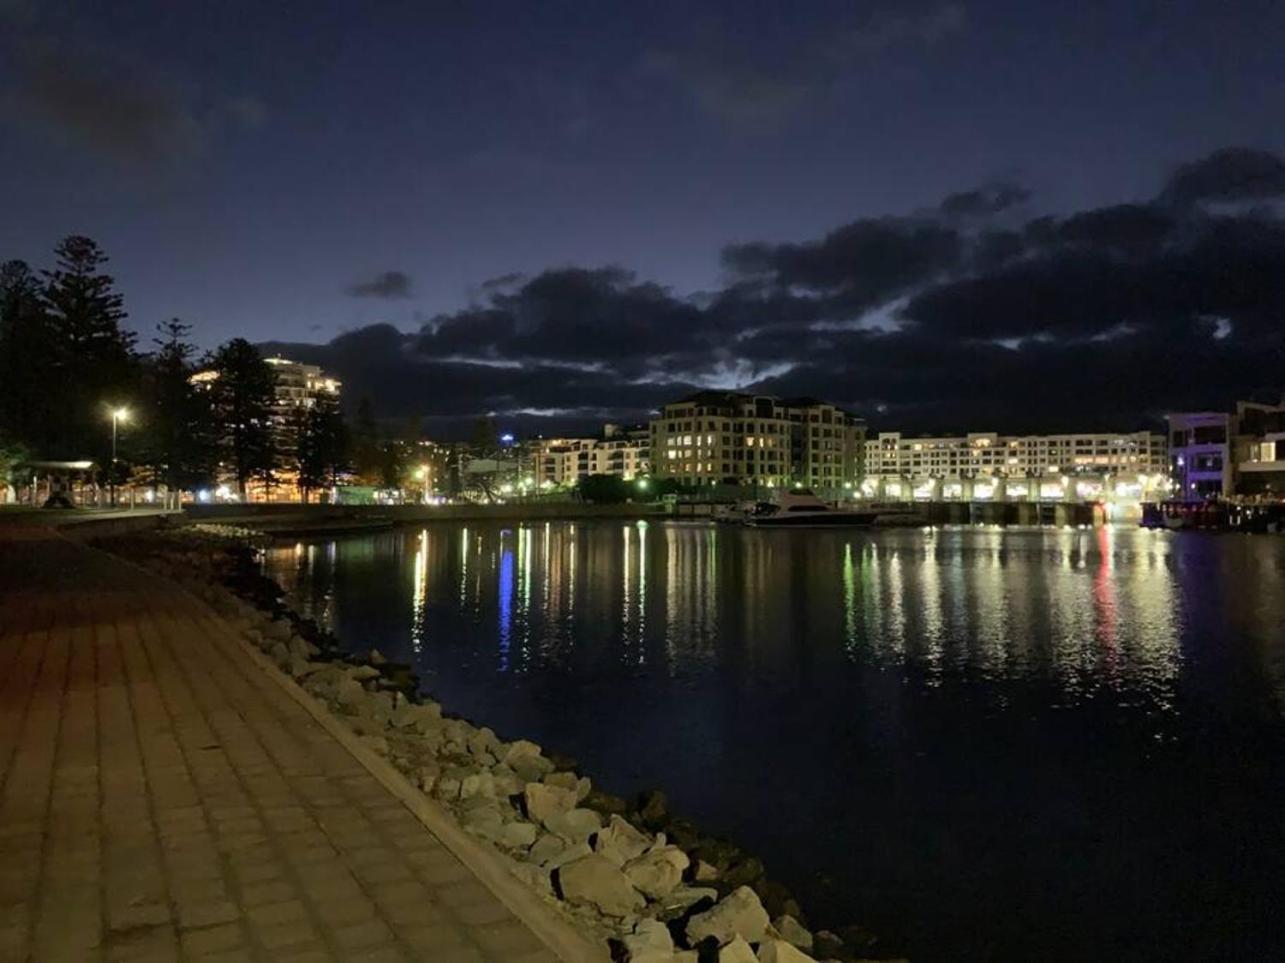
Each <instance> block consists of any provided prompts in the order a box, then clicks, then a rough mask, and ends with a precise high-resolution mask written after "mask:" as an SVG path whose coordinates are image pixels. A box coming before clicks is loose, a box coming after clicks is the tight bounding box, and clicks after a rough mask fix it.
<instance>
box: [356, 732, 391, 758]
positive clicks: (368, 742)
mask: <svg viewBox="0 0 1285 963" xmlns="http://www.w3.org/2000/svg"><path fill="white" fill-rule="evenodd" d="M359 738H360V739H361V744H362V745H363V746H365V747H366V748H367V749H369V750H371V751H372V752H375V753H378V754H379V755H381V756H386V755H388V740H387V739H385V738H384V737H383V736H360V737H359Z"/></svg>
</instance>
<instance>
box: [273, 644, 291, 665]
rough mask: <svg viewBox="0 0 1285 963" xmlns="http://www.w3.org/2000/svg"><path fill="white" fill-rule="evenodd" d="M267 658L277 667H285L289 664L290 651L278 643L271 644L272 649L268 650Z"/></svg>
mask: <svg viewBox="0 0 1285 963" xmlns="http://www.w3.org/2000/svg"><path fill="white" fill-rule="evenodd" d="M268 658H270V659H271V660H272V661H273V662H275V663H276V664H277V665H278V666H279V667H283V668H284V667H285V666H287V665H289V664H290V650H289V649H287V648H286V647H285V645H283V644H282V643H280V642H274V643H272V648H270V649H268Z"/></svg>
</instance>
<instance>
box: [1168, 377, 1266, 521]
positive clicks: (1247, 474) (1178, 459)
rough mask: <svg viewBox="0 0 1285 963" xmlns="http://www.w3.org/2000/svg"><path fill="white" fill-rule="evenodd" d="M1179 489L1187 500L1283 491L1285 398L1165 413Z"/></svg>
mask: <svg viewBox="0 0 1285 963" xmlns="http://www.w3.org/2000/svg"><path fill="white" fill-rule="evenodd" d="M1166 421H1168V423H1169V458H1170V469H1171V471H1172V472H1173V478H1174V483H1175V491H1176V494H1177V496H1178V497H1179V498H1181V499H1182V500H1183V501H1205V500H1207V499H1211V498H1231V497H1233V496H1243V497H1250V498H1280V497H1281V496H1282V494H1285V403H1282V404H1279V405H1265V404H1259V403H1257V402H1251V401H1241V402H1238V403H1237V405H1236V410H1235V412H1221V411H1197V412H1181V413H1174V414H1170V415H1167V416H1166Z"/></svg>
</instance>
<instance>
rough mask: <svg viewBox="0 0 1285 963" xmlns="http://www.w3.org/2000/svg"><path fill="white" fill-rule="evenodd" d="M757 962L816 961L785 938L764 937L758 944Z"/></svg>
mask: <svg viewBox="0 0 1285 963" xmlns="http://www.w3.org/2000/svg"><path fill="white" fill-rule="evenodd" d="M758 963H816V960H814V959H813V958H812V957H810V956H808V954H806V953H804V952H803V951H802V950H800V949H799V948H798V947H796V946H793V945H792V944H790V943H787V942H786V941H785V940H776V939H765V940H764V941H763V942H762V943H760V944H759V955H758Z"/></svg>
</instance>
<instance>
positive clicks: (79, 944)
mask: <svg viewBox="0 0 1285 963" xmlns="http://www.w3.org/2000/svg"><path fill="white" fill-rule="evenodd" d="M229 633H230V630H229V628H228V626H227V625H226V623H224V622H222V621H221V620H219V619H217V618H216V617H214V616H213V615H212V614H211V613H210V612H209V610H208V609H206V608H204V607H203V606H201V605H199V604H197V603H196V602H194V601H193V600H192V599H191V598H190V597H189V596H187V595H185V594H184V593H182V592H180V591H178V590H177V589H176V588H175V587H174V586H173V585H172V584H169V583H166V582H165V581H164V580H160V579H155V578H152V577H150V576H145V575H143V574H141V573H140V572H138V571H137V570H135V569H133V568H131V567H129V566H125V565H122V564H120V563H118V562H116V561H115V560H113V559H112V558H110V557H108V556H104V555H102V554H100V553H97V552H94V551H92V550H90V549H87V548H84V547H82V546H80V545H77V544H74V543H72V542H70V541H67V540H64V539H62V538H59V537H57V536H55V535H53V534H51V533H49V532H48V531H44V530H40V529H33V528H22V527H19V526H4V527H0V960H26V959H29V960H36V961H40V963H45V961H54V960H76V961H82V960H95V959H107V960H116V959H122V960H124V959H129V960H134V959H148V960H151V959H157V960H171V959H200V960H214V959H219V960H223V959H227V960H246V959H272V960H281V961H285V960H305V959H306V960H334V959H339V960H369V961H377V960H380V961H382V960H404V959H408V960H432V961H434V963H455V961H461V963H462V961H499V960H504V961H511V963H555V959H556V958H555V957H554V956H553V955H552V954H551V953H550V952H549V951H548V950H547V949H545V948H544V947H543V945H542V944H541V943H540V942H539V941H538V940H537V939H536V937H535V936H534V935H533V933H532V932H531V931H530V930H529V929H528V928H527V927H526V926H525V925H523V924H522V923H521V922H520V921H518V920H517V919H516V918H515V917H514V916H512V915H511V913H510V912H509V910H508V909H507V908H506V907H505V905H504V904H503V903H501V902H500V901H499V900H498V899H497V898H496V897H495V896H494V895H493V894H492V892H491V891H490V890H489V889H487V888H486V887H485V886H483V885H482V884H481V883H480V882H479V881H478V880H477V879H476V878H475V877H474V876H473V874H472V873H471V872H470V871H469V869H467V868H466V867H465V866H464V865H463V864H461V863H460V862H459V860H457V859H456V858H455V857H454V856H453V855H452V854H451V853H450V852H449V851H448V850H447V849H446V848H445V847H444V846H443V845H442V844H441V842H440V841H438V839H436V838H435V837H434V836H433V835H431V834H430V833H429V831H428V830H427V829H425V828H424V826H423V825H422V824H421V823H420V822H419V821H418V820H417V819H416V818H415V817H414V816H413V815H412V814H411V812H410V811H409V810H407V809H406V808H405V807H404V806H403V805H402V804H401V803H400V802H398V801H397V799H396V798H395V797H394V796H393V795H392V794H391V793H390V792H389V791H388V790H387V789H386V788H385V787H384V785H383V784H382V783H380V782H379V781H378V780H376V779H375V778H374V777H373V776H372V775H371V774H370V773H369V772H368V771H367V770H366V769H365V768H364V767H363V766H362V765H361V764H360V763H359V762H358V761H357V759H356V758H355V757H354V756H353V755H352V754H351V753H350V752H349V751H348V750H347V749H345V748H344V747H343V746H342V745H341V744H340V743H339V742H338V741H336V740H335V739H334V738H333V737H332V736H331V735H329V734H328V733H327V732H326V731H325V729H323V728H322V727H321V726H320V725H318V723H317V722H316V721H315V720H314V719H313V718H312V717H311V716H310V715H309V714H308V713H307V712H306V711H304V709H303V708H302V707H301V706H300V705H299V704H298V703H296V702H295V701H294V700H293V699H291V698H290V696H289V695H288V694H287V693H286V692H285V691H284V690H283V689H282V688H281V686H280V685H279V683H278V682H277V681H276V680H274V679H272V678H270V677H269V676H268V675H267V673H266V672H265V670H263V669H262V668H260V667H259V666H258V665H256V664H254V663H253V662H251V661H250V660H248V659H247V657H246V654H245V652H244V651H242V650H241V649H240V648H239V643H238V642H237V641H236V640H234V639H233V638H232V636H231V635H230V634H229Z"/></svg>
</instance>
